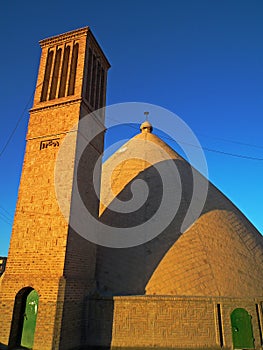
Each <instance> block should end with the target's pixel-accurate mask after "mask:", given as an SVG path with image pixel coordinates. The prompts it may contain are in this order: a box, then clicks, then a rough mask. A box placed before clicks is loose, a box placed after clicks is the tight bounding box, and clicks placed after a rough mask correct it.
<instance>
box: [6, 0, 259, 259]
mask: <svg viewBox="0 0 263 350" xmlns="http://www.w3.org/2000/svg"><path fill="white" fill-rule="evenodd" d="M0 17H1V18H0V19H1V21H0V27H1V31H0V33H1V52H2V54H1V65H0V76H1V84H0V102H1V116H0V153H2V154H1V156H0V168H1V172H0V255H7V251H8V246H9V240H10V234H11V228H12V220H13V215H14V211H15V204H16V198H17V191H18V186H19V178H20V173H21V166H22V161H23V154H24V148H25V134H26V128H27V122H28V113H26V112H24V110H25V108H26V110H28V109H29V107H31V104H30V103H31V101H32V98H31V96H32V93H33V92H34V87H35V83H36V77H37V69H38V63H39V58H40V47H39V44H38V41H39V40H41V39H44V38H46V37H49V36H53V35H57V34H60V33H63V32H66V31H69V30H73V29H77V28H80V27H83V26H87V25H88V26H90V27H91V29H92V31H93V33H94V35H95V36H96V38H97V40H98V41H99V43H100V44H101V46H102V48H103V50H104V52H105V53H106V55H107V57H108V59H109V61H110V62H111V65H112V68H111V69H110V71H109V76H108V92H107V104H114V103H122V102H130V101H132V102H146V103H151V104H155V105H158V106H161V107H164V108H167V109H168V110H170V111H172V112H174V113H176V114H177V115H178V116H179V117H180V118H182V119H183V120H184V121H185V122H186V123H187V124H188V125H189V126H190V128H192V130H193V131H194V132H195V134H196V135H197V136H198V138H199V141H200V143H201V144H202V146H204V147H206V148H209V149H214V150H217V151H220V152H226V153H234V154H239V155H244V156H248V157H252V158H261V159H262V158H263V140H262V125H263V121H262V117H263V97H262V96H263V41H262V37H263V2H262V1H261V0H246V1H244V0H235V1H234V0H220V1H217V0H180V1H179V0H162V1H160V0H156V1H150V0H133V1H130V0H111V1H109V0H100V1H87V0H86V1H78V0H76V1H75V2H72V1H68V0H64V1H60V0H59V1H50V0H46V1H45V2H39V3H36V2H35V1H34V2H33V1H31V0H28V1H23V2H22V1H18V0H13V1H10V2H7V1H5V2H4V3H3V4H2V5H1V15H0ZM19 118H20V123H19V124H18V126H17V128H16V130H15V132H14V134H13V136H12V138H11V139H10V142H9V143H8V145H7V147H6V148H5V149H3V148H4V146H5V145H6V143H7V141H8V138H9V137H10V136H11V133H12V131H14V128H15V126H16V124H17V122H18V120H19ZM142 120H143V116H142ZM125 130H126V131H125ZM123 132H126V133H127V138H129V137H131V136H133V135H134V134H135V133H136V130H135V129H132V128H130V129H129V128H126V129H123ZM115 135H116V134H115ZM107 137H108V138H107V140H106V141H107V145H108V144H110V143H111V142H112V140H113V139H114V133H113V134H112V135H110V133H109V134H108V136H107ZM205 154H206V157H207V162H208V168H209V179H210V180H211V181H212V182H213V183H214V184H215V185H216V186H217V187H218V188H219V189H220V190H221V191H223V192H224V193H225V194H226V195H227V196H228V197H229V198H230V199H231V200H232V201H233V202H234V203H235V204H236V205H237V206H238V207H239V208H240V209H241V211H243V212H244V213H245V215H246V216H247V217H248V218H249V219H250V220H251V221H252V223H253V224H254V225H255V226H256V227H257V228H258V229H259V231H261V232H263V219H262V198H263V185H262V170H263V161H260V160H252V159H247V158H242V157H233V156H230V155H224V154H222V153H218V152H211V151H205Z"/></svg>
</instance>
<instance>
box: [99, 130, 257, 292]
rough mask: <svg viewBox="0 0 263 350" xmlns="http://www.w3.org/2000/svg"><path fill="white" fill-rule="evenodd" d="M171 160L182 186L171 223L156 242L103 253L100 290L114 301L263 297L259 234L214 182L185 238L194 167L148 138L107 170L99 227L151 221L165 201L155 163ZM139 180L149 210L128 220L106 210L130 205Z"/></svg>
mask: <svg viewBox="0 0 263 350" xmlns="http://www.w3.org/2000/svg"><path fill="white" fill-rule="evenodd" d="M146 126H147V125H146ZM148 127H149V128H150V126H147V128H148ZM148 130H149V129H148ZM142 131H143V129H142ZM171 161H172V162H173V163H175V165H176V167H177V169H178V172H179V174H180V181H181V182H182V198H181V204H180V207H179V209H178V210H177V213H175V217H174V219H173V220H172V222H171V223H170V225H169V226H168V227H167V228H166V229H165V230H163V232H161V233H160V234H159V235H158V236H157V237H156V238H154V239H152V240H151V241H149V242H147V243H145V244H143V245H141V246H137V247H133V248H126V249H110V248H105V247H99V248H98V252H97V256H98V262H97V279H98V285H99V289H101V291H102V292H103V291H106V292H107V293H108V294H113V295H116V294H121V295H125V294H149V295H179V296H183V295H188V296H227V297H256V296H262V295H263V282H262V281H263V238H262V236H261V234H260V233H259V232H258V231H257V230H256V228H255V227H254V226H253V225H252V224H251V223H250V222H249V221H248V220H247V218H246V217H245V216H244V215H243V214H242V213H241V212H240V211H239V210H238V209H237V208H236V207H235V206H234V205H233V203H232V202H231V201H230V200H229V199H227V198H226V197H225V196H224V195H223V194H222V193H221V192H220V191H219V190H218V189H217V188H216V187H215V186H213V185H212V184H211V183H210V182H208V195H207V199H206V202H205V205H204V208H203V210H202V213H201V215H200V217H199V218H198V219H197V220H196V221H195V222H194V223H193V224H192V225H191V226H190V227H189V228H188V229H187V230H186V231H185V232H183V233H182V234H181V233H180V227H181V223H182V221H183V218H184V217H185V213H186V210H187V208H188V207H189V203H190V200H191V196H192V187H193V184H192V168H191V166H190V165H189V163H188V162H187V161H185V160H184V159H183V158H182V157H180V156H179V155H178V154H177V153H176V152H175V151H174V150H172V149H171V148H170V147H169V146H168V145H167V144H166V143H165V142H163V141H162V140H161V139H160V138H158V137H157V136H156V135H154V134H152V133H151V131H150V132H142V133H140V134H138V135H136V136H135V137H133V138H132V139H131V140H129V141H128V142H127V143H126V144H124V145H123V146H122V147H121V148H120V149H119V150H118V151H117V152H115V153H114V154H113V155H112V156H111V157H110V158H109V159H108V160H107V161H106V162H105V163H104V165H103V171H102V188H101V201H102V203H101V206H100V217H101V220H102V221H103V222H104V223H106V224H108V225H112V226H117V227H124V228H125V227H129V226H136V225H139V224H141V223H142V222H144V221H147V220H150V218H151V216H152V215H153V214H154V213H155V211H156V210H158V206H159V204H160V196H162V182H161V181H160V179H158V174H157V173H156V171H155V169H154V167H153V164H159V165H160V164H161V166H165V167H166V166H168V168H167V169H168V170H169V162H171ZM167 164H168V165H167ZM198 176H200V177H202V176H201V175H200V174H198ZM138 179H143V180H144V181H146V182H147V185H148V187H149V194H148V197H147V201H146V204H145V205H144V206H142V207H141V208H140V209H138V210H137V211H135V212H133V213H130V214H127V213H126V214H125V213H122V214H120V213H116V212H114V210H111V209H110V208H109V205H110V204H114V202H115V201H116V199H117V198H118V199H120V200H124V201H125V200H129V199H130V198H131V197H132V195H131V192H132V190H131V184H132V183H133V181H134V180H138ZM178 181H179V180H178V177H177V176H175V182H174V186H177V185H179V182H178ZM206 181H207V180H206ZM110 184H111V186H110ZM124 234H125V233H124Z"/></svg>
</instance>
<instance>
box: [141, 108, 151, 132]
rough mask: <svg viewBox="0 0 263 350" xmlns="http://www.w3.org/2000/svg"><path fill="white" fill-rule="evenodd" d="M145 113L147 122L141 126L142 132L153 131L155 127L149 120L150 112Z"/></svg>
mask: <svg viewBox="0 0 263 350" xmlns="http://www.w3.org/2000/svg"><path fill="white" fill-rule="evenodd" d="M144 115H145V122H143V123H142V124H141V126H140V129H141V132H142V133H146V132H150V133H151V132H152V130H153V127H152V124H151V123H150V122H149V121H148V115H149V112H144Z"/></svg>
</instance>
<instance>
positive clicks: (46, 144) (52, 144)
mask: <svg viewBox="0 0 263 350" xmlns="http://www.w3.org/2000/svg"><path fill="white" fill-rule="evenodd" d="M58 146H59V138H57V139H50V140H43V141H41V142H40V147H39V149H40V151H41V150H42V149H45V148H48V147H58Z"/></svg>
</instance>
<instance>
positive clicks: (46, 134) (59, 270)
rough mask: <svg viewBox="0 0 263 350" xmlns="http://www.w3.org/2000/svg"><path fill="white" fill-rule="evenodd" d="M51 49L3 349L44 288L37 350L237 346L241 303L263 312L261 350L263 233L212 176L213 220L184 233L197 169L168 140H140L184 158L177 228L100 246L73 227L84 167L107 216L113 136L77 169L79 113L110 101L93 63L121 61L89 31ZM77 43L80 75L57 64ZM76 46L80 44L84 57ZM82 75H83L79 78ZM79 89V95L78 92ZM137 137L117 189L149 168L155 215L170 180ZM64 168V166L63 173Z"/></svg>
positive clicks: (99, 120)
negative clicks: (31, 295) (107, 148)
mask: <svg viewBox="0 0 263 350" xmlns="http://www.w3.org/2000/svg"><path fill="white" fill-rule="evenodd" d="M40 45H41V47H42V56H41V60H40V67H39V75H38V81H37V87H36V92H35V98H34V105H33V108H32V109H31V111H30V121H29V127H28V133H27V145H26V152H25V158H24V164H23V171H22V176H21V181H20V188H19V195H18V200H17V207H16V214H15V220H14V225H13V232H12V238H11V243H10V249H9V255H8V262H7V266H6V271H5V273H4V274H3V275H2V276H1V278H0V314H1V327H0V348H1V346H2V345H3V346H4V347H5V348H6V347H7V345H8V344H9V348H10V349H12V348H14V347H15V346H17V345H19V329H20V328H21V324H20V323H21V321H22V318H21V317H22V316H23V315H21V312H20V311H22V296H23V295H26V293H27V292H28V291H29V290H31V289H35V290H36V291H37V292H38V294H39V308H38V314H37V324H36V331H35V340H34V347H33V349H34V350H70V349H71V350H73V349H80V348H81V347H83V348H85V347H87V346H88V345H89V346H102V347H112V348H130V349H132V348H134V349H139V348H163V349H169V348H174V349H175V348H178V349H186V348H189V349H209V348H210V349H217V348H220V347H222V348H224V349H232V347H233V346H232V333H231V332H232V331H231V323H230V314H231V312H232V311H233V310H234V309H235V308H240V307H242V308H245V309H246V310H247V311H248V313H249V314H250V315H251V317H252V318H251V320H252V326H253V334H254V338H255V349H257V350H259V349H261V348H262V345H263V342H262V334H263V329H262V325H263V315H262V302H263V284H262V280H263V273H262V271H263V268H262V267H263V243H262V237H261V235H260V234H259V233H258V232H257V231H256V230H255V228H254V227H253V226H252V225H251V224H250V223H249V222H248V220H247V219H246V218H245V217H244V216H243V215H242V213H240V212H239V211H238V210H237V208H235V207H234V206H233V204H232V203H230V202H229V201H228V200H227V199H226V198H225V197H224V196H223V194H221V193H220V192H219V191H218V190H217V189H215V188H214V187H213V185H211V184H209V193H208V198H207V202H206V204H205V208H204V211H203V213H202V216H201V217H200V219H199V220H197V222H196V223H195V224H194V225H193V226H192V227H191V228H189V230H188V231H186V232H185V233H184V234H182V235H181V234H180V223H181V221H182V217H183V216H184V214H185V210H186V208H187V205H188V204H189V200H190V199H191V196H190V195H189V193H191V186H192V183H191V181H190V180H189V179H190V177H189V176H188V175H189V165H187V164H186V163H185V162H183V160H182V159H181V158H180V157H178V155H176V154H175V153H174V151H173V150H171V149H170V148H169V147H168V146H167V145H165V144H164V143H163V142H162V141H161V140H160V139H159V138H157V137H156V136H154V135H152V134H150V133H148V134H147V135H146V134H144V135H143V136H141V135H142V134H140V135H137V136H136V137H135V138H134V139H136V140H137V141H138V140H139V139H143V142H144V147H145V145H146V142H147V139H148V138H150V139H151V141H153V142H154V143H155V144H156V145H157V146H158V147H160V149H161V152H160V153H158V154H155V153H154V152H153V149H151V148H150V149H148V150H147V152H151V153H154V154H152V155H153V156H154V157H156V158H155V160H156V162H162V161H164V157H163V152H162V150H165V152H166V153H167V154H169V155H170V156H171V158H172V159H173V161H175V162H176V166H177V167H178V170H179V172H180V175H181V178H182V179H184V186H185V188H183V197H184V198H183V200H182V205H181V206H180V208H179V211H178V215H176V217H175V219H174V221H173V222H172V223H171V225H170V226H169V227H168V228H167V230H165V232H163V233H162V234H161V235H160V236H159V237H157V238H155V239H153V240H152V241H150V242H148V243H147V244H145V245H142V246H138V247H135V248H129V249H119V250H116V249H108V248H105V247H98V246H96V245H95V244H92V243H90V242H89V241H87V240H85V239H84V238H82V237H81V236H79V235H78V234H77V233H76V232H74V230H73V229H72V228H71V227H70V226H69V224H68V222H70V220H71V219H72V213H74V210H75V209H76V208H75V207H74V205H73V204H72V201H71V198H72V183H73V179H74V176H76V174H78V176H79V181H80V182H79V183H80V185H81V186H82V187H83V188H82V189H83V190H84V193H85V194H86V195H85V202H86V203H87V204H88V205H89V208H90V209H91V211H92V212H93V213H94V215H96V214H98V213H99V202H98V199H97V198H96V197H95V196H94V193H93V191H92V188H91V185H92V176H91V175H92V170H93V165H94V163H95V161H96V159H97V157H98V155H100V154H101V152H102V150H103V134H101V135H100V136H99V137H98V138H97V139H95V140H93V142H92V145H91V146H90V147H88V148H87V149H86V151H85V152H84V153H83V157H82V158H83V159H82V163H81V166H80V167H79V168H78V169H76V164H77V159H76V154H77V153H76V152H77V151H78V147H79V142H80V139H81V136H80V135H81V131H82V130H79V126H78V121H79V119H81V118H83V117H84V116H85V115H86V114H88V113H90V112H92V110H93V109H94V107H95V106H94V104H95V105H96V104H98V103H101V102H102V104H103V105H104V104H105V91H106V75H105V76H104V75H103V74H102V75H101V78H100V79H99V78H98V77H99V74H97V75H94V77H97V78H96V81H97V82H98V84H99V86H98V85H96V83H95V81H94V82H93V84H91V82H90V81H89V79H91V78H90V76H89V75H88V74H89V73H91V71H90V68H89V62H90V61H89V59H90V58H91V57H92V62H93V63H94V62H95V63H94V64H95V66H96V67H99V66H100V67H103V68H104V70H105V72H107V70H108V68H109V63H108V61H107V59H106V57H105V56H104V54H103V52H102V51H101V49H100V47H99V45H98V43H97V42H96V40H95V38H94V36H93V35H92V33H91V32H90V30H89V28H82V29H79V30H75V31H72V32H69V33H65V34H62V35H58V36H56V37H53V38H49V39H45V40H42V41H41V42H40ZM77 45H78V46H77ZM67 47H69V48H70V49H68V50H69V52H70V54H69V62H71V63H70V64H69V67H73V68H74V64H75V63H76V67H75V68H76V74H75V75H74V74H73V73H74V69H73V68H72V69H71V68H69V70H68V73H65V71H63V69H62V68H63V62H64V63H65V62H66V60H64V58H63V59H62V60H61V61H60V63H59V64H58V65H57V66H56V63H55V62H56V57H59V54H58V52H62V57H64V54H65V52H66V49H67ZM74 47H75V48H76V47H78V55H77V56H74V53H73V52H74ZM60 50H61V51H60ZM51 51H52V52H53V53H54V58H55V60H53V61H52V62H53V63H52V65H51V66H50V71H51V76H50V79H49V80H48V78H47V74H45V72H47V70H46V69H47V68H46V67H48V64H47V63H46V62H47V61H48V57H49V55H50V52H51ZM88 52H89V54H88ZM90 52H91V53H92V56H90ZM74 57H75V58H74ZM76 57H77V60H75V59H76ZM98 60H100V61H99V64H98ZM57 62H59V61H57ZM72 62H73V63H72ZM74 62H75V63H74ZM64 66H65V65H64ZM95 66H94V67H95ZM52 72H53V73H52ZM69 72H73V73H69ZM63 74H64V75H65V76H64V78H65V84H66V85H65V86H66V87H65V94H64V95H63V96H61V97H58V95H59V93H58V88H59V84H58V82H59V81H60V82H61V81H62V80H63V79H64V78H63ZM72 77H73V78H74V79H73V78H72ZM103 77H104V78H103ZM71 78H72V79H73V80H75V83H74V84H73V85H72V79H71ZM70 79H71V82H70ZM92 79H93V78H92ZM103 79H104V81H103ZM56 81H57V87H56V84H55V82H56ZM44 83H45V89H46V97H45V98H43V91H44V90H43V86H44V85H43V84H44ZM89 83H90V85H89ZM52 85H53V87H52ZM70 86H71V89H69V87H70ZM91 86H92V89H91V90H90V87H91ZM97 86H98V87H97ZM72 88H73V90H74V93H70V94H69V93H68V91H71V92H72V91H73V90H72ZM100 88H101V89H102V90H101V91H100ZM51 90H52V94H51V93H50V92H51ZM99 91H100V93H99V95H98V92H99ZM96 94H97V95H96ZM103 117H104V116H103V114H101V115H100V116H90V117H89V119H88V121H89V129H90V130H93V128H95V127H96V126H97V125H102V126H103V124H104V118H103ZM69 135H70V136H71V138H70V140H71V143H70V147H69V148H68V151H67V154H66V155H65V157H64V158H62V159H60V160H58V158H57V157H58V153H59V150H60V149H61V147H62V144H63V140H64V139H65V137H67V138H68V136H69ZM134 139H132V140H131V141H130V142H129V145H130V146H131V147H130V146H129V147H130V149H129V150H128V151H129V152H130V158H131V160H128V161H126V162H123V163H122V164H121V165H120V167H119V168H117V169H115V172H113V177H114V179H113V180H114V181H113V183H114V186H113V190H114V193H115V194H116V195H122V192H123V191H124V192H125V189H126V187H127V186H126V185H127V183H128V182H130V181H131V180H133V179H134V178H136V177H137V176H139V175H140V174H143V176H144V178H148V179H150V182H151V181H152V183H150V185H151V188H152V189H153V191H154V192H153V196H154V197H153V198H152V201H151V202H150V203H148V207H147V210H144V209H143V211H142V213H143V215H144V216H143V219H145V215H147V216H148V215H150V214H151V212H152V211H151V210H152V209H154V208H153V207H154V205H155V202H156V201H157V199H158V198H157V197H158V195H159V194H160V191H159V189H160V188H159V187H158V186H156V182H155V181H156V178H157V176H156V174H155V173H154V171H153V170H152V169H151V167H150V165H149V164H147V162H144V161H143V162H141V161H138V160H135V159H134V158H133V156H132V150H133V149H134V148H137V146H136V147H134ZM143 151H145V149H139V152H141V153H143ZM116 156H118V154H117V155H116V154H115V155H114V157H116ZM158 157H159V158H158ZM160 157H161V158H160ZM165 160H167V159H165ZM168 161H169V160H168ZM106 163H107V164H106V166H104V171H105V169H107V166H109V167H110V164H109V161H107V162H106ZM59 165H62V168H61V169H62V170H61V171H60V172H59V173H56V172H55V169H56V167H57V166H59ZM76 170H78V173H77V172H76ZM55 174H56V176H55ZM104 175H105V173H104ZM104 175H103V176H104ZM110 181H112V179H111V180H110ZM104 182H105V183H104ZM55 183H56V186H55ZM109 188H110V186H109V181H108V180H105V178H103V180H102V190H103V189H104V192H103V193H102V196H105V197H103V200H105V201H104V203H106V205H107V204H108V203H110V202H111V201H112V200H114V198H109V197H108V194H107V191H105V189H109ZM56 190H61V191H62V192H63V193H64V198H63V203H64V205H65V208H66V215H65V212H64V215H63V214H62V212H61V207H60V206H59V204H58V201H57V197H56ZM108 192H109V191H108ZM124 195H125V193H124ZM124 197H125V196H124ZM101 214H102V215H101V220H106V221H107V220H108V221H109V222H110V223H111V224H112V223H113V222H114V220H117V223H119V224H120V223H121V218H120V216H119V215H118V216H117V217H114V216H112V215H110V214H109V213H108V210H107V208H106V207H103V206H101ZM135 219H136V218H135V216H134V215H132V216H131V218H130V220H131V221H130V222H129V221H128V224H134V222H135ZM137 219H138V220H140V219H141V217H140V216H138V217H137ZM125 220H126V221H125ZM125 220H124V221H125V222H124V224H126V225H127V218H126V219H125ZM124 227H125V226H124ZM88 229H89V223H88V222H87V230H88ZM116 295H123V296H116ZM218 305H219V306H220V315H219V311H218V310H219V309H218V307H219V306H218ZM19 310H20V311H19ZM18 311H19V312H18Z"/></svg>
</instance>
